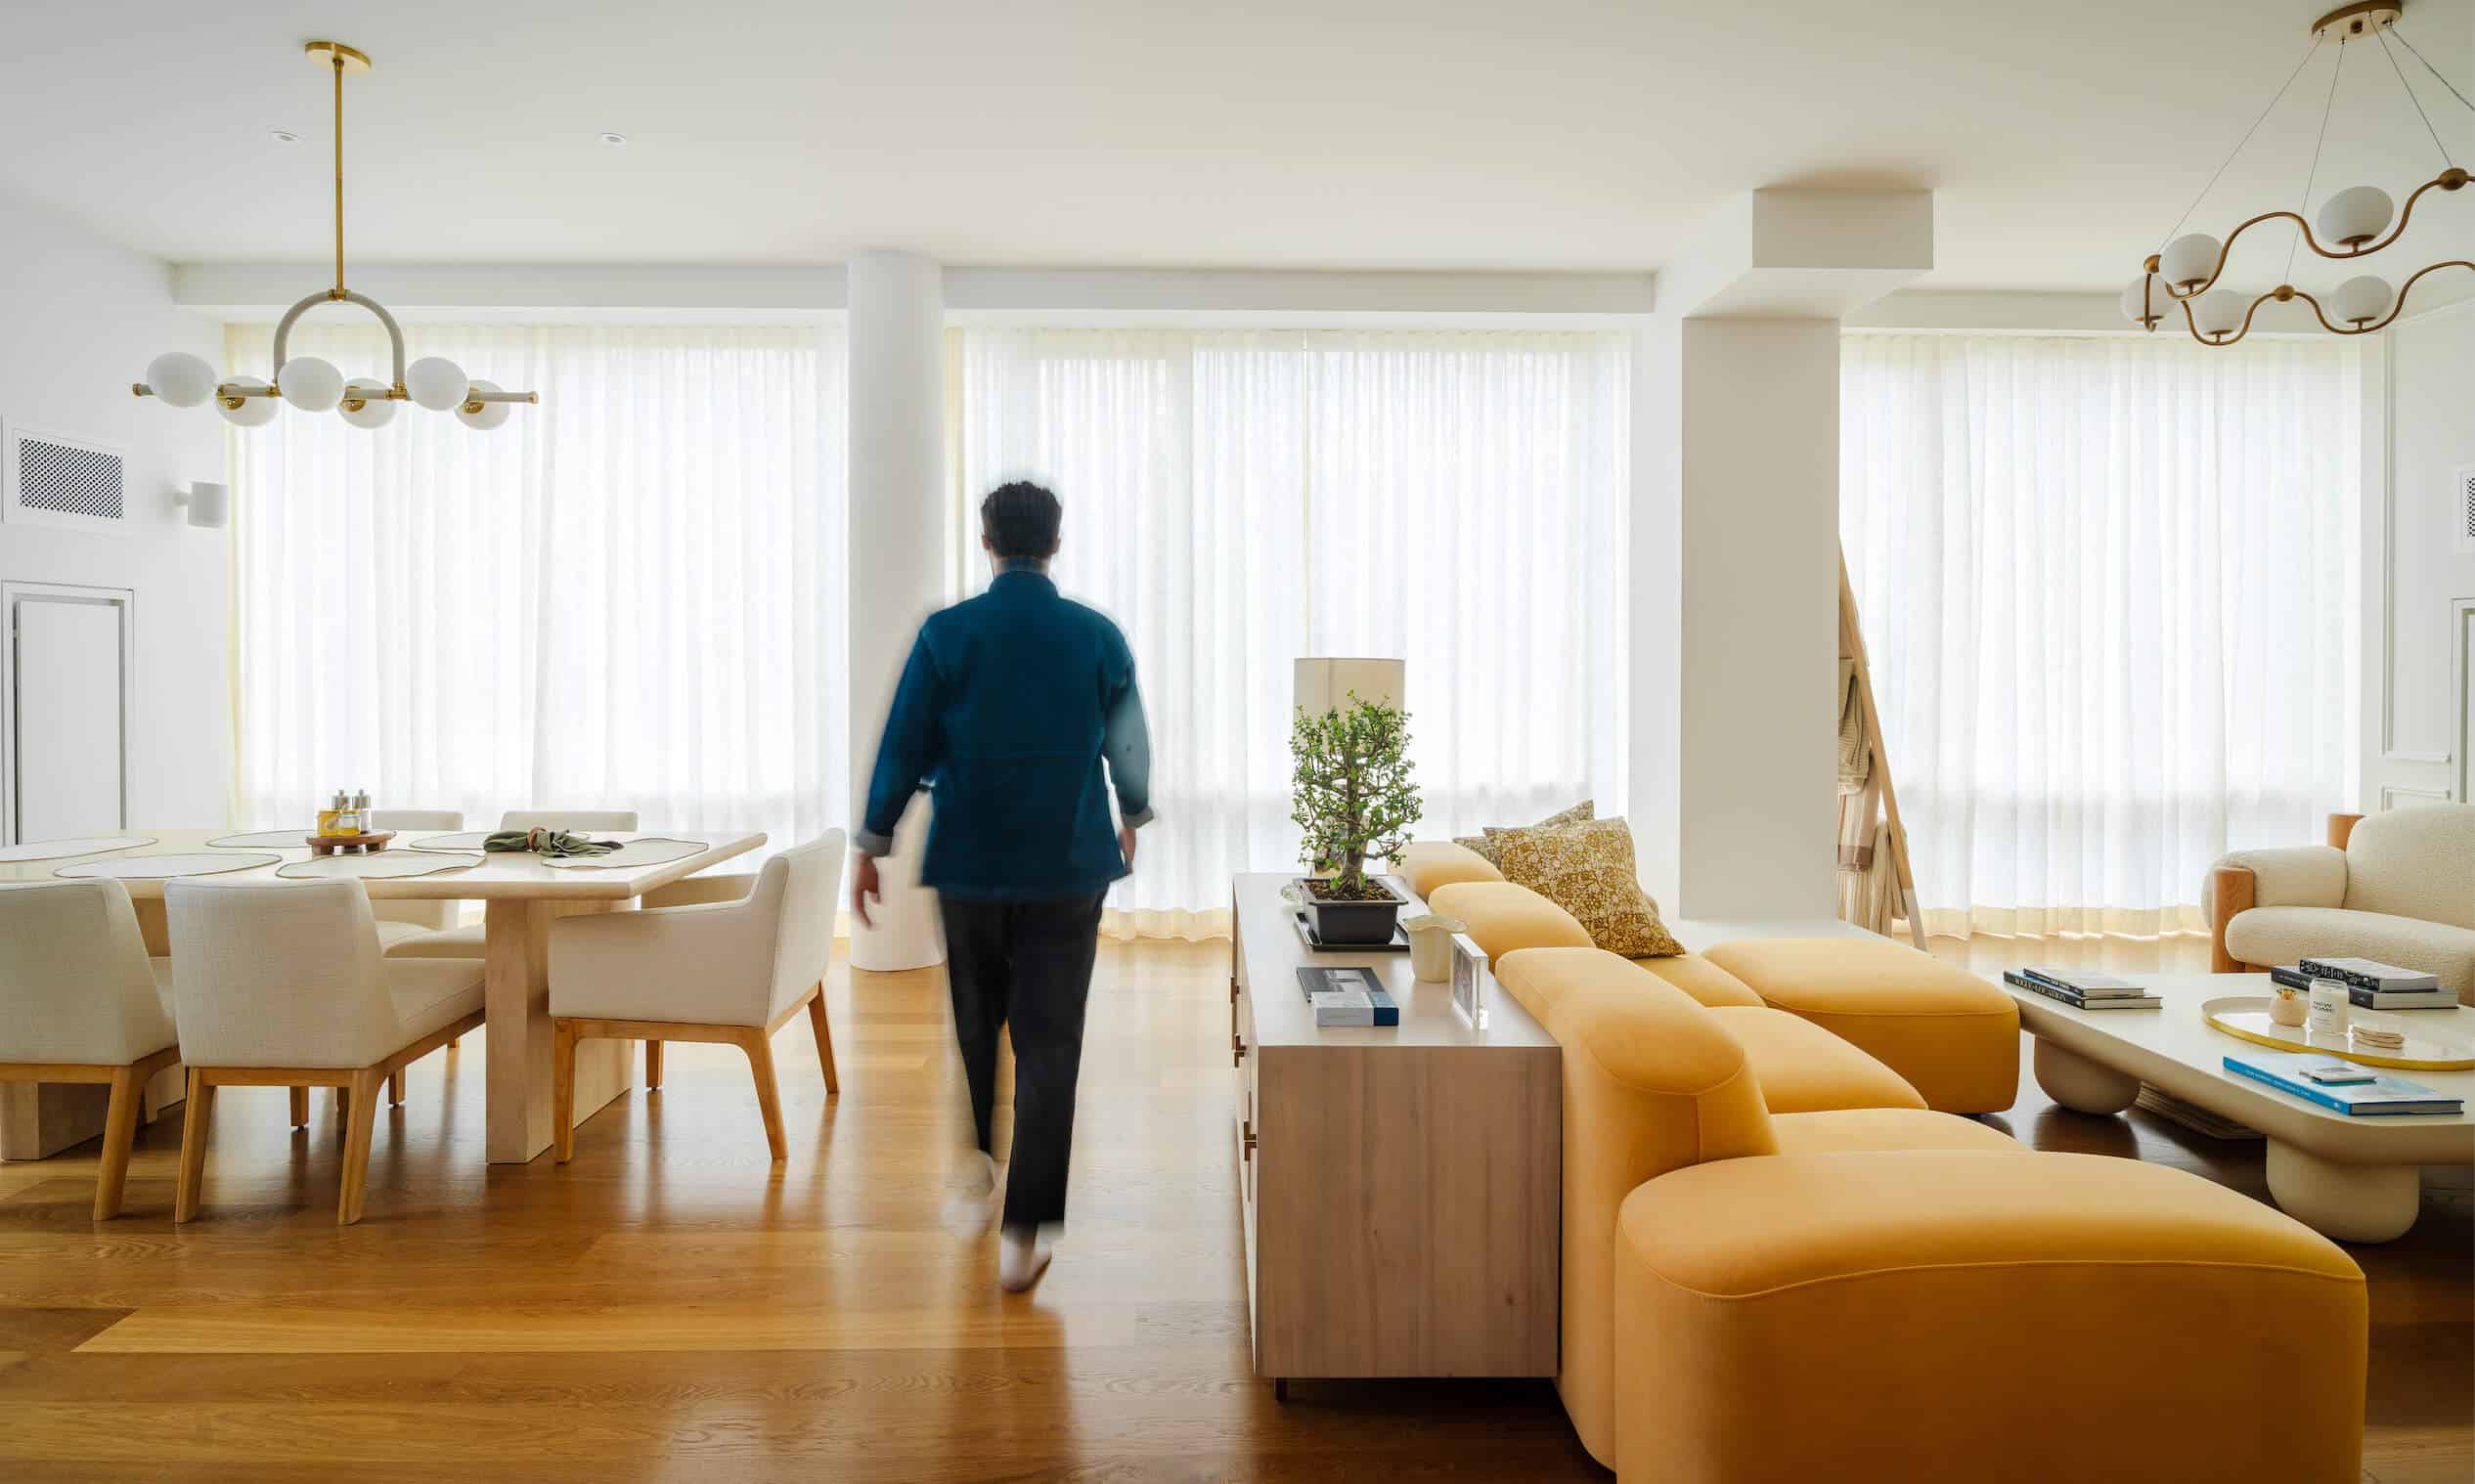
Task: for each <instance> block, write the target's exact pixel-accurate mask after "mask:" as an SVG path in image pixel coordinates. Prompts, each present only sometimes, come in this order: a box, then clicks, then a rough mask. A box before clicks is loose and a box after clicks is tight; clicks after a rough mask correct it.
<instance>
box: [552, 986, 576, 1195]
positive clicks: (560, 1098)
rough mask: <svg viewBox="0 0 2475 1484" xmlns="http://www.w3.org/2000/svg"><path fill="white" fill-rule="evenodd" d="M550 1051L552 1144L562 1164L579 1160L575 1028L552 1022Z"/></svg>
mask: <svg viewBox="0 0 2475 1484" xmlns="http://www.w3.org/2000/svg"><path fill="white" fill-rule="evenodd" d="M551 1026H552V1032H551V1048H550V1143H551V1151H552V1158H553V1159H555V1160H556V1162H558V1163H560V1164H564V1163H566V1162H567V1161H568V1160H570V1159H572V1158H574V1157H576V1026H575V1023H574V1022H572V1021H552V1022H551Z"/></svg>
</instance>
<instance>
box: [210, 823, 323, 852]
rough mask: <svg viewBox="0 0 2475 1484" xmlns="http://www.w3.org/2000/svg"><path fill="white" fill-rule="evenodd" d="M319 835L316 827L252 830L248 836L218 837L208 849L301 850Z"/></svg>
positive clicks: (211, 842)
mask: <svg viewBox="0 0 2475 1484" xmlns="http://www.w3.org/2000/svg"><path fill="white" fill-rule="evenodd" d="M317 833H318V827H317V826H316V825H311V826H310V827H308V828H307V829H298V830H251V831H250V832H249V833H248V834H246V835H220V836H217V837H216V838H215V839H212V840H209V841H207V842H206V846H207V849H209V850H216V851H247V850H260V851H263V850H268V849H281V848H282V847H285V846H290V847H291V848H292V849H294V850H299V849H301V848H303V847H304V846H306V845H307V844H308V843H309V837H310V836H312V835H315V834H317Z"/></svg>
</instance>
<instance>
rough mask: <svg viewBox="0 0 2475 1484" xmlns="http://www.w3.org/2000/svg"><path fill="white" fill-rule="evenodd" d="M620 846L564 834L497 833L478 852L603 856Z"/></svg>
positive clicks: (545, 831)
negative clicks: (529, 852) (526, 852)
mask: <svg viewBox="0 0 2475 1484" xmlns="http://www.w3.org/2000/svg"><path fill="white" fill-rule="evenodd" d="M620 844H621V842H619V841H616V840H587V839H585V838H584V837H583V836H581V835H570V834H568V833H567V832H566V831H565V830H550V829H530V830H501V831H499V832H498V833H497V834H494V835H492V836H490V837H489V838H488V839H485V840H483V841H482V842H481V848H482V849H483V850H485V851H498V852H500V853H503V854H504V853H506V852H508V851H532V852H533V853H534V854H536V855H607V854H609V853H610V852H611V851H615V850H617V849H618V848H619V846H620Z"/></svg>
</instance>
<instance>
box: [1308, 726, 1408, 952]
mask: <svg viewBox="0 0 2475 1484" xmlns="http://www.w3.org/2000/svg"><path fill="white" fill-rule="evenodd" d="M1289 753H1290V758H1291V760H1292V762H1293V763H1294V764H1295V766H1294V767H1293V769H1292V772H1291V774H1290V783H1291V786H1292V788H1293V789H1294V790H1295V792H1294V794H1293V797H1292V803H1293V807H1292V809H1291V811H1290V818H1292V819H1293V820H1295V821H1297V824H1298V827H1299V828H1300V829H1301V830H1304V832H1305V854H1306V858H1307V859H1309V860H1311V861H1313V862H1314V863H1315V867H1316V869H1317V870H1318V871H1325V872H1329V873H1330V874H1329V876H1327V877H1323V878H1320V879H1312V880H1307V881H1304V882H1302V883H1301V884H1300V885H1301V887H1302V888H1303V892H1304V906H1305V907H1306V909H1307V911H1308V912H1309V913H1310V914H1312V915H1313V917H1314V923H1315V936H1316V937H1317V938H1320V939H1321V940H1322V941H1324V942H1326V943H1334V944H1339V943H1388V942H1391V941H1392V927H1393V923H1394V920H1395V919H1396V918H1397V917H1398V915H1399V913H1400V908H1401V898H1400V897H1399V896H1398V895H1395V894H1394V893H1393V892H1392V890H1391V889H1390V888H1389V887H1387V886H1385V885H1384V884H1383V883H1382V882H1380V881H1371V880H1369V879H1368V878H1367V874H1366V862H1367V858H1368V857H1369V856H1373V857H1375V858H1377V859H1383V858H1385V857H1388V856H1390V855H1392V854H1393V853H1394V852H1396V851H1399V850H1400V848H1401V847H1402V846H1404V845H1406V844H1408V843H1409V827H1410V826H1411V825H1413V824H1416V823H1417V822H1418V812H1419V803H1418V785H1417V783H1416V781H1415V780H1414V779H1413V778H1412V777H1411V770H1410V764H1409V715H1408V713H1406V712H1403V711H1400V710H1398V709H1396V708H1394V707H1391V706H1386V705H1382V704H1379V703H1377V702H1374V701H1367V700H1361V699H1360V698H1359V697H1358V694H1357V692H1355V691H1351V692H1349V697H1348V702H1347V704H1345V705H1342V706H1339V707H1335V708H1334V709H1332V710H1330V711H1327V712H1325V713H1324V714H1323V715H1321V716H1316V715H1314V714H1312V713H1310V712H1308V711H1305V710H1304V709H1303V708H1302V709H1301V710H1300V711H1299V713H1298V719H1297V720H1296V722H1295V723H1293V725H1292V726H1291V728H1290V733H1289Z"/></svg>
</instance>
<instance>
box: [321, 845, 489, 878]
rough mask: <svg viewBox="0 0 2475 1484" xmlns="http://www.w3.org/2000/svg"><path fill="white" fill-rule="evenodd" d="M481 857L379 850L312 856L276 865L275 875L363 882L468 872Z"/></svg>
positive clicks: (432, 852) (477, 863)
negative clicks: (353, 879)
mask: <svg viewBox="0 0 2475 1484" xmlns="http://www.w3.org/2000/svg"><path fill="white" fill-rule="evenodd" d="M479 864H481V857H480V856H479V855H477V854H473V855H450V854H448V853H446V852H444V851H418V852H416V851H378V852H377V853H376V854H375V855H313V856H311V857H310V858H309V859H307V860H295V861H292V862H290V863H288V864H286V865H281V866H278V867H276V869H275V874H276V875H278V876H286V877H289V878H291V879H292V880H294V881H316V880H323V879H326V878H330V877H335V876H354V877H359V878H360V879H361V880H364V881H377V880H384V879H386V878H388V877H393V876H427V875H429V874H430V873H431V872H433V871H469V870H471V869H472V868H473V867H474V866H477V865H479Z"/></svg>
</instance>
